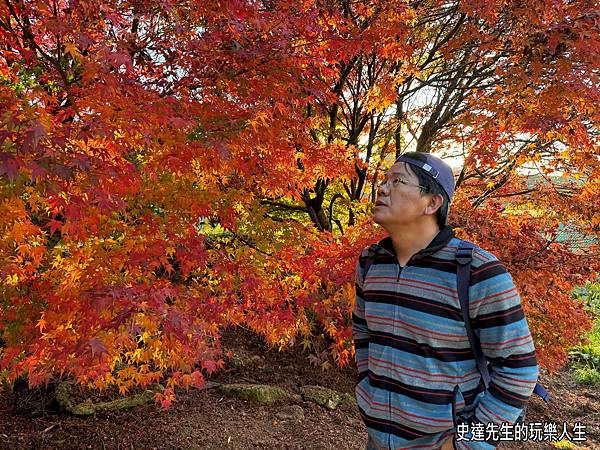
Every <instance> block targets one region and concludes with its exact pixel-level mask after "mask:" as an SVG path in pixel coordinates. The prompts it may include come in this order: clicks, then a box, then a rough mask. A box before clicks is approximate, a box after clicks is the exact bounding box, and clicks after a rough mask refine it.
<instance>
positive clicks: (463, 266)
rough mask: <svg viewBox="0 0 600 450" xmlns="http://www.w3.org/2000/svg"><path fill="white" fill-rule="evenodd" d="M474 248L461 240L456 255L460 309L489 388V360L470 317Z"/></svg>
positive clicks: (480, 370) (476, 359)
mask: <svg viewBox="0 0 600 450" xmlns="http://www.w3.org/2000/svg"><path fill="white" fill-rule="evenodd" d="M474 249H475V245H474V244H472V243H471V242H468V241H460V243H459V245H458V250H457V251H456V255H455V257H456V262H457V269H456V276H457V290H458V299H459V301H460V310H461V313H462V317H463V320H464V322H465V329H466V330H467V336H468V338H469V343H470V344H471V351H472V352H473V355H474V356H475V362H476V363H477V369H478V370H479V373H480V374H481V379H482V380H483V384H484V386H485V388H486V389H487V388H488V386H489V384H490V371H489V370H488V365H487V360H486V358H485V355H484V354H483V350H482V349H481V343H480V342H479V338H478V337H477V335H476V334H475V333H474V332H473V328H472V327H471V319H470V317H469V285H470V284H471V262H472V261H473V250H474Z"/></svg>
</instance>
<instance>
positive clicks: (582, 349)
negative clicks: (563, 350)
mask: <svg viewBox="0 0 600 450" xmlns="http://www.w3.org/2000/svg"><path fill="white" fill-rule="evenodd" d="M573 297H574V298H575V299H577V300H580V301H583V302H584V303H585V305H586V309H587V310H588V311H589V312H590V313H591V314H592V315H593V316H594V317H595V324H594V328H593V329H592V331H590V332H589V333H588V334H587V335H586V336H585V337H584V342H583V343H582V344H580V345H578V346H577V347H575V348H574V349H572V350H571V351H570V352H569V355H570V356H571V377H572V378H573V380H574V381H575V382H577V383H582V384H590V385H594V386H599V387H600V283H586V284H585V285H584V286H581V287H579V288H577V289H575V291H574V292H573Z"/></svg>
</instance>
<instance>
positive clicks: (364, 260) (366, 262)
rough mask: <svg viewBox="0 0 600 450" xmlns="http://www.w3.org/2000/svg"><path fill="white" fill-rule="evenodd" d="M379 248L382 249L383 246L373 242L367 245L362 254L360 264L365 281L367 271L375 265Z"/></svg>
mask: <svg viewBox="0 0 600 450" xmlns="http://www.w3.org/2000/svg"><path fill="white" fill-rule="evenodd" d="M379 250H381V246H380V245H379V244H373V245H370V246H369V247H367V248H366V249H365V250H364V251H363V253H362V255H361V261H360V264H361V267H362V271H363V279H362V281H363V283H364V281H365V278H367V272H368V271H369V269H370V268H371V266H372V265H373V262H375V258H376V257H377V254H378V253H379Z"/></svg>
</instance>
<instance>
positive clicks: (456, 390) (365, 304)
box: [352, 227, 538, 449]
mask: <svg viewBox="0 0 600 450" xmlns="http://www.w3.org/2000/svg"><path fill="white" fill-rule="evenodd" d="M459 242H460V241H459V240H458V239H457V238H455V237H454V235H453V232H452V230H451V229H450V228H448V227H446V228H444V229H442V230H441V231H440V233H439V234H438V235H437V236H436V238H435V239H434V240H433V241H432V242H431V243H430V244H429V246H428V247H427V248H426V249H423V250H421V251H420V252H419V253H417V254H416V255H414V256H413V257H412V258H411V259H410V260H409V261H408V263H407V264H406V265H405V266H404V267H400V265H399V263H398V260H397V258H396V256H395V251H394V248H393V245H392V242H391V239H390V238H389V237H388V238H385V239H383V240H382V241H380V243H379V245H380V246H381V248H380V250H379V252H378V253H377V254H376V255H375V258H374V259H373V263H372V265H371V266H370V268H369V270H368V273H367V275H366V278H365V279H364V281H363V277H364V272H363V271H364V268H365V267H364V266H365V258H366V255H367V252H368V248H367V249H365V251H363V254H362V255H361V258H359V262H358V264H357V268H356V302H355V306H354V310H353V314H352V327H353V335H354V344H355V348H356V363H357V366H358V383H357V385H356V389H355V393H356V399H357V402H358V408H359V411H360V413H361V415H362V418H363V420H364V422H365V424H366V425H367V428H368V430H369V445H370V447H374V448H384V449H398V448H402V449H408V448H415V449H416V448H418V449H435V448H438V447H439V445H440V444H441V442H442V441H444V440H445V439H446V438H447V437H448V436H450V435H453V434H454V431H453V429H454V426H455V422H454V417H455V416H454V413H453V410H454V412H456V413H457V414H463V415H465V414H466V415H470V416H472V417H471V419H472V420H474V421H476V422H483V423H484V424H488V423H489V422H495V423H497V424H498V425H500V424H501V423H502V422H509V423H514V422H515V420H516V419H517V417H518V416H519V414H520V413H521V411H522V409H523V408H524V406H525V405H526V403H527V400H528V399H529V396H530V395H531V393H532V391H533V388H534V386H535V383H536V380H537V377H538V366H537V361H536V357H535V349H534V346H533V341H532V338H531V334H530V332H529V328H528V326H527V322H526V320H525V316H524V314H523V310H522V308H521V303H520V298H519V294H518V293H517V290H516V288H515V285H514V283H513V281H512V278H511V277H510V275H509V274H508V272H507V271H506V269H505V268H504V266H503V265H502V264H501V263H500V262H499V261H498V260H497V259H496V258H495V257H494V256H493V255H492V254H490V253H488V252H486V251H484V250H482V249H480V248H478V247H476V248H475V251H474V253H473V262H472V264H471V282H470V286H469V314H470V317H471V323H472V326H473V331H474V332H475V333H476V334H477V335H478V336H479V339H480V341H481V347H482V349H483V352H484V354H485V355H486V357H487V359H488V361H489V362H490V363H491V364H492V368H493V370H492V374H491V375H492V380H491V384H490V387H489V389H488V390H484V389H483V384H482V383H481V377H480V375H479V372H478V370H477V366H476V363H475V359H474V358H473V355H472V352H471V347H470V344H469V340H468V337H467V333H466V330H465V326H464V321H463V318H462V315H461V310H460V302H459V299H458V294H457V276H456V268H457V267H456V266H457V263H456V261H455V253H456V250H457V247H458V244H459ZM473 414H474V415H473ZM454 445H455V447H456V448H458V449H493V448H495V444H494V442H493V441H490V442H483V441H481V440H471V441H465V440H458V439H455V442H454Z"/></svg>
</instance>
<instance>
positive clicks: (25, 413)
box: [0, 330, 600, 450]
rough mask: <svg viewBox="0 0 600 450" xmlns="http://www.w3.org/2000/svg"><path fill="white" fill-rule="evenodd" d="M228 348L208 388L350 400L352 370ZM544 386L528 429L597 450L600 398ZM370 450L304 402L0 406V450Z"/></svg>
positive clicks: (243, 340)
mask: <svg viewBox="0 0 600 450" xmlns="http://www.w3.org/2000/svg"><path fill="white" fill-rule="evenodd" d="M223 347H224V349H225V351H231V357H230V358H227V359H226V367H225V369H224V370H223V371H221V372H220V373H218V374H216V375H215V376H214V377H212V378H211V381H215V382H218V383H233V382H249V383H264V384H271V385H278V386H281V387H284V388H286V389H288V390H291V391H295V392H298V389H299V387H300V386H304V385H320V386H324V387H328V388H331V389H334V390H336V391H339V392H352V391H353V385H354V373H355V369H354V368H347V369H345V370H340V369H337V368H334V369H330V370H326V371H323V370H322V369H321V368H320V367H316V366H315V365H313V364H311V362H309V359H308V353H303V352H302V351H299V350H298V351H292V352H286V353H279V352H278V351H277V350H273V349H269V348H268V347H266V346H265V345H264V343H263V342H262V341H261V339H259V338H257V337H256V336H254V335H252V334H251V333H248V332H245V331H243V330H236V332H235V333H233V332H229V333H226V334H225V335H224V340H223ZM543 382H544V384H545V385H546V386H547V387H549V389H550V391H551V394H552V396H553V399H552V401H551V402H550V403H549V404H544V402H543V401H541V400H540V399H538V398H533V399H532V400H531V402H530V405H529V409H528V414H527V422H555V423H557V424H559V428H561V427H562V423H563V422H567V423H568V424H569V426H570V428H569V429H572V426H573V424H574V423H575V422H580V423H582V424H584V425H585V426H586V430H585V431H586V434H587V442H585V443H579V444H578V447H576V448H587V449H600V390H598V389H594V388H592V387H585V386H576V385H575V384H574V383H572V382H571V381H570V380H569V377H568V374H567V373H565V372H562V373H559V374H557V375H555V376H553V377H545V378H544V379H543ZM84 394H85V393H81V395H84ZM103 397H106V394H103ZM300 408H301V410H300ZM290 410H293V412H294V413H296V414H297V413H299V412H301V413H303V418H300V419H293V418H290V417H289V416H290V414H289V413H290ZM365 443H366V429H365V427H364V425H363V424H362V421H361V419H360V416H359V414H358V412H357V410H356V407H355V406H354V405H352V404H345V405H342V406H340V407H338V409H336V410H333V411H332V410H329V409H325V408H323V407H321V406H318V405H316V404H314V403H309V402H303V401H299V402H298V403H296V405H289V404H274V405H270V406H265V405H259V404H256V403H253V402H250V401H244V400H237V399H233V398H228V397H224V396H223V395H222V394H220V392H219V390H218V389H208V390H202V391H200V390H190V391H188V392H185V391H183V392H181V393H179V394H178V397H177V401H176V402H175V403H174V404H173V406H172V407H171V408H170V409H169V410H167V411H162V410H161V409H160V408H159V407H158V406H157V405H155V404H150V405H146V406H140V407H137V408H135V409H131V410H124V411H115V412H101V413H97V414H96V415H95V416H90V417H87V418H80V417H74V416H71V415H69V414H66V413H63V412H59V411H58V410H57V407H56V402H55V401H54V399H53V395H52V389H45V390H44V389H36V390H33V391H29V390H27V389H26V388H24V387H18V388H17V389H15V392H14V393H13V394H12V395H4V396H3V397H2V398H1V399H0V449H228V448H231V449H336V450H345V449H349V450H350V449H364V448H365ZM498 448H504V449H553V448H556V447H554V446H552V445H551V444H550V443H548V442H535V443H534V442H515V443H504V444H501V446H500V447H498ZM563 448H564V447H563Z"/></svg>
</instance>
